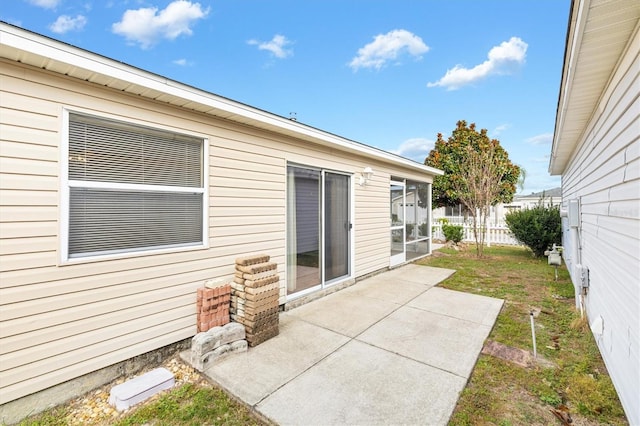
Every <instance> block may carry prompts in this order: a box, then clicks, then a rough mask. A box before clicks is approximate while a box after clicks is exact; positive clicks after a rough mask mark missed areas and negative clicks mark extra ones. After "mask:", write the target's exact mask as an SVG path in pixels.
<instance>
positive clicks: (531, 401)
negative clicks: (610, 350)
mask: <svg viewBox="0 0 640 426" xmlns="http://www.w3.org/2000/svg"><path fill="white" fill-rule="evenodd" d="M440 251H441V252H442V253H443V254H444V255H436V256H430V257H428V258H425V259H423V260H421V261H420V263H422V264H425V265H429V266H434V267H442V268H449V269H454V270H456V273H455V274H453V275H452V276H451V277H449V278H448V279H447V280H445V281H443V282H442V283H441V284H440V286H442V287H444V288H448V289H452V290H458V291H465V292H469V293H474V294H481V295H485V296H492V297H497V298H501V299H504V300H505V303H504V305H503V308H502V310H501V312H500V314H499V315H498V318H497V320H496V323H495V325H494V328H493V330H492V331H491V333H490V335H489V340H491V341H494V342H497V343H499V344H501V345H506V346H508V347H512V348H514V350H519V351H526V352H529V353H531V352H532V351H533V348H532V344H533V343H532V338H531V313H532V312H534V327H535V331H536V343H537V344H536V349H537V353H538V355H539V357H541V358H543V359H546V360H548V361H549V365H551V366H552V367H549V366H546V367H545V366H542V365H540V364H539V363H534V364H532V365H530V366H521V365H517V364H515V363H513V362H510V361H507V360H504V359H500V358H498V357H495V356H491V355H488V354H481V355H480V357H479V359H478V362H477V363H476V366H475V368H474V370H473V373H472V375H471V378H470V379H469V382H468V383H467V386H466V388H465V389H464V390H463V392H462V394H461V396H460V399H459V401H458V404H457V406H456V408H455V410H454V413H453V415H452V417H451V419H450V424H451V425H483V424H493V425H549V424H562V422H561V420H560V419H559V418H558V417H556V416H555V415H554V414H553V412H552V411H553V410H559V411H561V412H562V414H564V413H565V411H563V410H566V412H568V415H570V416H571V419H572V423H571V424H572V425H587V426H592V425H624V424H628V422H627V419H626V417H625V415H624V412H623V410H622V406H621V405H620V402H619V400H618V397H617V394H616V392H615V389H614V388H613V384H612V383H611V379H610V377H609V375H608V374H607V371H606V368H605V366H604V362H603V361H602V358H601V356H600V353H599V351H598V348H597V346H596V344H595V341H594V339H593V337H592V335H591V333H590V332H589V329H588V327H585V326H584V324H585V321H584V319H581V318H580V313H579V312H577V311H576V309H575V302H574V290H573V285H572V283H571V280H570V277H569V274H568V272H567V270H566V268H564V267H561V268H560V269H559V271H558V275H559V276H558V280H557V281H555V271H554V268H553V267H551V266H549V265H548V264H547V261H546V259H539V258H534V257H533V256H532V255H531V252H530V251H528V250H526V249H522V248H517V247H491V248H486V249H485V256H484V257H483V258H482V259H478V258H477V257H476V254H475V250H474V248H473V247H468V248H466V249H462V250H459V251H456V250H451V249H441V250H440ZM553 366H555V367H553ZM565 407H566V408H565Z"/></svg>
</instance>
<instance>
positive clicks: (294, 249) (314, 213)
mask: <svg viewBox="0 0 640 426" xmlns="http://www.w3.org/2000/svg"><path fill="white" fill-rule="evenodd" d="M320 180H321V175H320V171H319V170H312V169H305V168H301V167H294V166H289V167H287V294H292V293H296V292H299V291H302V290H307V289H310V288H313V287H316V286H319V285H320V283H321V282H322V277H321V273H320V271H321V269H320V266H321V258H320V244H321V241H320V196H321V190H320V189H321V187H320Z"/></svg>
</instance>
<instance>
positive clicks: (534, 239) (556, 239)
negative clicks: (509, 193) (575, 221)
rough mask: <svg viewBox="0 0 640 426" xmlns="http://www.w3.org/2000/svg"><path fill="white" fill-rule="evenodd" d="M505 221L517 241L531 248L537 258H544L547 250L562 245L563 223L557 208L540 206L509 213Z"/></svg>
mask: <svg viewBox="0 0 640 426" xmlns="http://www.w3.org/2000/svg"><path fill="white" fill-rule="evenodd" d="M505 221H506V222H507V226H508V227H509V230H510V231H511V233H512V234H513V235H514V236H515V237H516V239H517V240H518V241H520V242H521V243H522V244H524V245H526V246H527V247H529V248H530V249H531V251H533V254H534V255H535V256H544V252H545V250H548V249H549V248H551V246H552V245H553V244H554V243H555V244H558V245H560V244H561V243H562V221H561V219H560V208H559V207H557V206H551V207H545V206H543V205H538V206H536V207H534V208H531V209H525V210H518V211H514V212H511V213H507V215H506V216H505Z"/></svg>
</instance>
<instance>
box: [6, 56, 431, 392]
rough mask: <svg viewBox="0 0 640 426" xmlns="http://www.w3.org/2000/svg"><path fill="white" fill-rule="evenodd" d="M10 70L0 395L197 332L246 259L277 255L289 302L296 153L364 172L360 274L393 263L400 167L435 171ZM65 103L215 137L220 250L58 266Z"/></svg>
mask: <svg viewBox="0 0 640 426" xmlns="http://www.w3.org/2000/svg"><path fill="white" fill-rule="evenodd" d="M0 79H1V83H2V84H0V90H2V92H1V94H0V114H2V117H3V119H2V124H1V125H0V138H2V140H1V142H0V191H1V192H0V207H1V209H0V256H1V258H0V333H1V334H0V375H1V376H2V378H3V379H2V381H0V404H2V403H5V402H8V401H11V400H14V399H16V398H19V397H21V396H24V395H27V394H30V393H33V392H36V391H38V390H42V389H44V388H47V387H50V386H53V385H55V384H58V383H61V382H64V381H67V380H70V379H73V378H75V377H78V376H81V375H83V374H86V373H89V372H91V371H95V370H97V369H100V368H103V367H106V366H109V365H112V364H115V363H117V362H119V361H122V360H125V359H128V358H131V357H133V356H136V355H140V354H142V353H145V352H148V351H151V350H154V349H157V348H160V347H162V346H166V345H168V344H171V343H174V342H176V341H179V340H182V339H184V338H188V337H191V336H193V335H194V334H195V332H196V326H195V322H196V321H195V317H196V315H195V314H196V312H195V301H196V297H195V296H196V289H197V288H198V287H201V286H202V285H203V283H204V281H205V280H207V279H211V278H230V277H232V275H233V272H234V259H235V258H237V257H239V256H246V255H250V254H257V253H267V254H269V255H271V260H272V261H274V262H276V263H277V264H278V272H279V274H280V277H281V299H280V301H281V303H284V301H285V300H286V275H285V274H286V272H285V271H286V268H285V249H286V247H285V236H286V166H287V163H288V162H292V163H298V164H302V165H309V166H314V167H318V168H324V169H327V170H335V171H338V172H344V173H348V174H352V175H354V176H355V180H356V182H355V184H354V185H353V188H355V199H356V201H355V204H356V205H355V212H354V216H355V222H354V234H353V235H354V238H355V262H354V263H355V276H361V275H365V274H367V273H370V272H373V271H376V270H380V269H382V268H385V267H387V266H388V263H389V235H388V227H389V205H388V203H389V199H388V197H389V179H390V176H391V175H392V174H393V175H399V176H405V177H407V178H412V179H418V180H423V181H430V180H431V177H430V176H420V175H418V174H415V172H406V173H404V172H403V171H402V170H394V169H392V168H390V167H389V166H388V165H386V164H384V163H381V162H377V161H371V160H363V159H361V158H358V157H356V156H354V155H351V154H343V153H341V152H337V151H335V150H333V149H329V148H326V147H321V146H311V145H309V144H303V143H300V141H298V140H295V139H292V138H289V137H281V136H278V135H274V134H268V133H265V132H262V131H258V130H256V129H252V128H249V127H245V126H240V125H235V124H231V123H228V122H225V121H222V120H218V119H215V118H214V117H211V116H207V115H204V114H199V113H190V112H188V111H186V110H181V109H179V108H175V107H171V106H168V105H165V104H162V103H156V102H151V101H147V100H144V99H141V98H138V97H134V96H129V95H124V94H122V93H120V92H117V91H113V90H109V89H105V88H102V87H98V86H94V85H91V84H89V83H84V82H79V81H76V80H71V79H68V78H65V77H62V76H59V75H55V74H52V73H48V72H46V71H41V70H36V69H33V68H28V67H23V66H20V65H15V64H13V63H8V62H6V61H2V60H0ZM64 107H67V108H69V109H71V110H77V111H79V112H85V113H89V114H91V113H93V114H96V115H100V114H107V115H110V116H116V117H118V119H121V120H124V121H128V120H129V119H130V121H131V122H132V123H138V124H144V125H147V126H151V127H158V128H160V129H167V128H169V129H170V130H175V131H178V132H185V133H188V134H196V135H202V136H203V137H206V138H207V139H208V142H209V152H208V154H209V157H208V174H209V176H208V178H209V194H208V196H209V198H208V214H209V220H208V225H209V226H208V231H209V235H208V236H209V240H208V245H209V247H208V248H206V249H195V250H182V251H175V252H157V253H152V254H131V255H128V256H127V255H123V256H122V257H119V258H118V257H114V258H110V259H102V260H99V261H86V260H83V261H80V262H77V263H71V264H65V265H59V264H58V259H59V257H60V256H59V253H58V250H59V246H60V235H59V232H60V226H59V212H58V209H59V204H60V199H59V197H60V195H59V192H58V188H59V173H60V164H59V159H60V156H61V153H60V152H59V145H60V143H61V134H60V130H61V129H62V124H63V123H62V112H63V108H64ZM367 166H369V167H372V168H373V170H374V177H373V179H372V180H371V182H370V183H369V184H368V185H366V186H359V185H358V184H357V177H358V174H359V173H360V172H361V171H362V169H363V168H364V167H367Z"/></svg>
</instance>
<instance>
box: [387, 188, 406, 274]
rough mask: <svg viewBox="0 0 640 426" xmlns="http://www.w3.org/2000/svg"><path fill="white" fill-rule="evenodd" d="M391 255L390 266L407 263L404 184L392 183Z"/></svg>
mask: <svg viewBox="0 0 640 426" xmlns="http://www.w3.org/2000/svg"><path fill="white" fill-rule="evenodd" d="M390 189H391V191H390V193H391V199H390V212H391V253H390V261H389V264H390V266H395V265H398V264H400V263H402V262H404V261H405V246H404V241H405V204H406V200H405V186H404V182H394V181H391V187H390Z"/></svg>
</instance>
